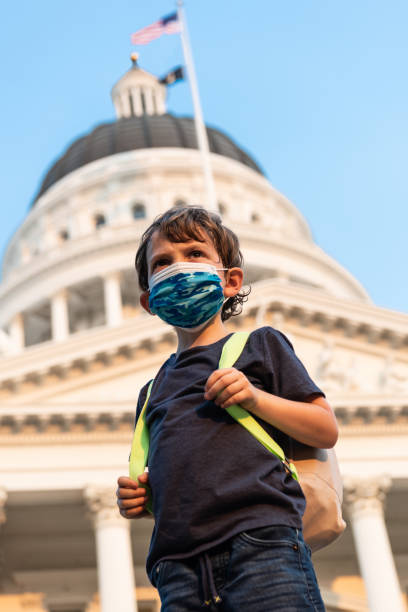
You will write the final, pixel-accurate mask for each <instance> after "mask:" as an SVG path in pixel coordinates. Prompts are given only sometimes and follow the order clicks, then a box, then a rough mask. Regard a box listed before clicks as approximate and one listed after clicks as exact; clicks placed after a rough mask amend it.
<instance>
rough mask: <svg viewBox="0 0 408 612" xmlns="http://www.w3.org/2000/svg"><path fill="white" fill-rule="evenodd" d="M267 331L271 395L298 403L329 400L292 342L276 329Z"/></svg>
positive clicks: (265, 350) (265, 357) (265, 330)
mask: <svg viewBox="0 0 408 612" xmlns="http://www.w3.org/2000/svg"><path fill="white" fill-rule="evenodd" d="M263 331H264V332H265V333H264V334H263V345H264V359H265V369H266V372H269V376H268V379H267V381H265V382H266V387H267V389H268V390H269V392H270V393H272V394H273V395H278V396H279V397H283V398H285V399H289V400H293V401H298V402H303V401H306V400H309V401H310V400H312V399H315V398H316V397H319V396H320V397H325V395H324V393H323V391H322V390H321V389H319V387H318V386H317V385H316V384H315V383H314V382H313V380H312V379H311V378H310V376H309V374H308V372H307V370H306V368H305V366H304V365H303V363H302V362H301V361H300V359H299V358H298V357H297V355H296V353H295V351H294V348H293V346H292V343H291V342H290V341H289V340H288V338H287V337H286V336H285V335H284V334H282V333H281V332H280V331H278V330H275V329H273V328H272V327H267V328H264V329H263Z"/></svg>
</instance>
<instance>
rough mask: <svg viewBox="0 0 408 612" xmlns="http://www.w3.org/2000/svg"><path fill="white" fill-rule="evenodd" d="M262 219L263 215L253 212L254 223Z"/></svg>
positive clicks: (252, 219)
mask: <svg viewBox="0 0 408 612" xmlns="http://www.w3.org/2000/svg"><path fill="white" fill-rule="evenodd" d="M260 220H261V217H260V216H259V215H258V213H252V215H251V221H253V222H254V223H259V221H260Z"/></svg>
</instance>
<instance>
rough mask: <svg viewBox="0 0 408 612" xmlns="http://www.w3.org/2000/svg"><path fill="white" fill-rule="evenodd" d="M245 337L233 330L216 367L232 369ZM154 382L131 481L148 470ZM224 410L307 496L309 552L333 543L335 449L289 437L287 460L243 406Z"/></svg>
mask: <svg viewBox="0 0 408 612" xmlns="http://www.w3.org/2000/svg"><path fill="white" fill-rule="evenodd" d="M248 337H249V333H247V332H236V333H234V334H232V336H230V338H229V339H228V340H227V342H226V343H225V344H224V346H223V349H222V353H221V357H220V361H219V364H218V367H219V368H231V367H232V366H233V365H234V363H235V362H236V361H237V359H238V357H239V356H240V355H241V353H242V351H243V349H244V346H245V344H246V342H247V340H248ZM153 382H154V380H152V381H150V384H149V387H148V390H147V394H146V399H145V402H144V405H143V408H142V411H141V413H140V416H139V418H138V420H137V423H136V427H135V431H134V435H133V441H132V448H131V452H130V458H129V476H130V478H132V479H133V480H137V477H138V476H139V475H140V474H142V473H143V472H144V471H145V470H146V469H147V468H146V466H147V458H148V453H149V430H148V427H147V425H146V407H147V404H148V401H149V397H150V393H151V390H152V386H153ZM226 410H227V412H228V413H229V414H230V415H231V416H232V417H233V418H234V419H235V420H236V421H237V422H238V423H239V424H240V425H241V426H242V427H245V429H247V431H248V432H249V433H250V434H251V435H252V436H254V437H255V438H256V439H257V440H258V442H260V443H261V444H262V445H263V446H264V447H265V448H267V450H268V451H269V452H271V453H273V454H274V455H276V456H277V457H278V458H279V459H280V460H281V462H282V464H283V465H284V467H285V469H286V470H287V471H288V472H289V473H290V474H291V476H292V477H293V478H294V479H295V480H297V481H299V484H300V486H301V487H302V490H303V493H304V495H305V498H306V510H305V513H304V516H303V531H304V538H305V541H306V542H307V544H308V545H309V546H310V548H311V549H312V551H316V550H319V548H323V547H324V546H327V545H328V544H330V543H331V542H333V541H334V540H335V539H336V538H337V537H338V536H339V535H341V533H343V531H344V529H345V527H346V523H345V522H344V520H343V518H342V514H341V502H342V497H343V488H342V481H341V476H340V471H339V467H338V463H337V459H336V454H335V452H334V450H333V449H329V450H325V449H320V448H314V447H311V446H307V445H305V444H302V443H300V442H297V441H295V440H290V449H289V450H290V459H288V458H287V457H286V455H285V453H284V451H283V449H282V448H281V447H280V446H279V445H278V444H277V443H276V442H275V441H274V440H273V438H272V437H271V436H270V435H269V434H268V433H267V432H266V431H265V430H264V429H263V427H262V426H261V425H260V424H259V423H258V421H256V419H254V417H253V416H252V415H251V414H250V413H249V412H247V411H246V410H245V409H244V408H241V406H239V405H238V404H234V405H233V406H229V407H228V408H226ZM146 489H148V487H146ZM151 498H152V496H151V493H150V495H149V501H148V503H147V505H146V509H147V510H148V511H149V512H150V513H153V512H152V501H151Z"/></svg>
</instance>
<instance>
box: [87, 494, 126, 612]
mask: <svg viewBox="0 0 408 612" xmlns="http://www.w3.org/2000/svg"><path fill="white" fill-rule="evenodd" d="M84 496H85V499H86V502H87V505H88V508H89V510H90V512H91V514H92V519H93V523H94V526H95V537H96V555H97V562H98V584H99V596H100V601H101V612H113V611H114V610H118V611H119V610H120V612H137V604H136V597H135V582H134V573H133V562H132V549H131V543H130V521H128V520H126V519H124V518H122V517H121V516H120V514H119V510H118V507H117V505H116V498H115V492H114V490H113V488H104V487H93V486H90V487H87V488H86V489H85V491H84Z"/></svg>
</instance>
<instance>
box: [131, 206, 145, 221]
mask: <svg viewBox="0 0 408 612" xmlns="http://www.w3.org/2000/svg"><path fill="white" fill-rule="evenodd" d="M132 217H133V218H134V219H144V218H145V217H146V207H145V205H144V204H141V203H140V202H138V203H137V204H134V205H133V206H132Z"/></svg>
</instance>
